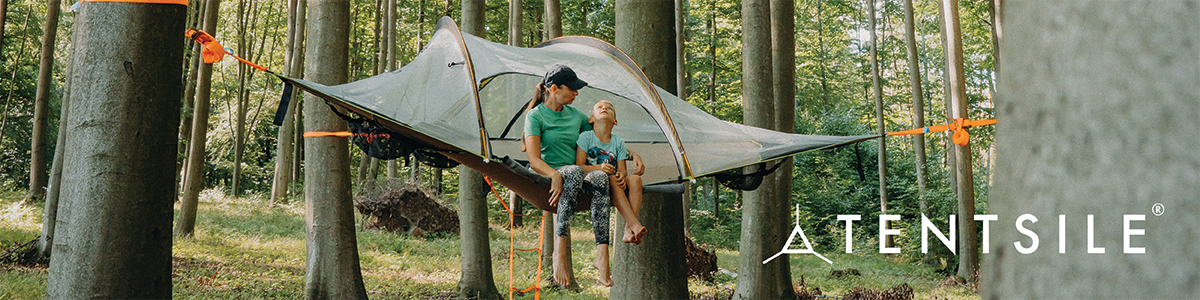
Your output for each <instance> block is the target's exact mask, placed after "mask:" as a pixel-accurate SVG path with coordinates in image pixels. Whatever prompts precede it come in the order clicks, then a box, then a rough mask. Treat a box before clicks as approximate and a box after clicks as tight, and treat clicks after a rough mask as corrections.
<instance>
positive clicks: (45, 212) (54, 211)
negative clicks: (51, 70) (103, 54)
mask: <svg viewBox="0 0 1200 300" xmlns="http://www.w3.org/2000/svg"><path fill="white" fill-rule="evenodd" d="M76 28H78V27H72V28H71V30H72V33H74V32H77V31H76V30H75V29H76ZM74 52H75V43H71V52H70V53H74ZM74 59H75V57H74V56H71V57H69V58H68V60H67V83H66V84H67V85H66V87H64V88H63V96H62V108H61V110H62V111H61V112H59V114H58V140H57V141H56V142H55V144H54V145H55V146H54V162H52V163H51V164H50V183H49V185H47V189H46V204H45V205H43V207H42V237H41V238H40V239H38V254H40V255H41V256H42V257H49V256H50V252H51V251H52V250H53V249H54V229H55V228H56V226H57V225H58V222H57V221H56V220H58V207H59V206H62V205H59V203H60V201H59V200H60V199H61V198H62V197H59V195H61V192H62V169H63V159H64V158H65V157H66V151H67V146H66V144H67V134H68V133H67V124H68V120H69V119H68V118H67V117H68V116H69V115H70V112H71V81H72V80H73V79H72V76H74V73H75V72H74V71H75V66H74Z"/></svg>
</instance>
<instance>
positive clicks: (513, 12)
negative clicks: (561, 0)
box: [508, 0, 525, 227]
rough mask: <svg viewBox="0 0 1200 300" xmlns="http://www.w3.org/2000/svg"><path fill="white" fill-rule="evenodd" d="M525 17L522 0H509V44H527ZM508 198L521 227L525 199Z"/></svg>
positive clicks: (517, 225)
mask: <svg viewBox="0 0 1200 300" xmlns="http://www.w3.org/2000/svg"><path fill="white" fill-rule="evenodd" d="M523 18H524V17H522V11H521V0H509V1H508V44H509V45H510V46H517V47H522V46H524V45H525V44H524V41H522V40H521V39H522V37H523V35H522V34H521V20H522V19H523ZM508 198H509V201H508V203H509V207H510V208H512V212H513V217H512V221H513V226H515V227H521V226H523V225H524V223H525V222H524V219H523V218H521V216H520V215H521V214H523V213H524V211H525V201H523V200H521V196H517V194H516V193H509V197H508Z"/></svg>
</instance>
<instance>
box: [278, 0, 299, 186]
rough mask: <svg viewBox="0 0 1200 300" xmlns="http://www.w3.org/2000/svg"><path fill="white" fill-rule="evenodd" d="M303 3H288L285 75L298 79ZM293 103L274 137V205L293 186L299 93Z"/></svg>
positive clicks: (296, 0)
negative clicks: (289, 186)
mask: <svg viewBox="0 0 1200 300" xmlns="http://www.w3.org/2000/svg"><path fill="white" fill-rule="evenodd" d="M301 3H304V0H288V17H289V19H288V42H287V51H286V52H285V55H284V57H285V58H284V62H285V65H284V66H285V68H286V70H284V73H285V74H287V76H290V77H299V76H300V71H299V69H301V68H303V65H302V64H301V62H300V56H301V53H302V49H303V41H304V17H305V15H304V11H303V6H301V5H300V4H301ZM292 92H293V93H292V95H291V96H292V100H291V102H292V103H290V104H289V105H288V108H287V112H286V113H285V114H284V117H283V125H280V126H279V134H278V135H276V138H275V154H276V158H275V176H274V179H273V180H272V181H271V203H282V202H284V201H285V200H286V199H287V193H288V185H290V184H291V179H292V178H291V177H292V160H293V159H294V158H295V156H294V155H295V153H294V147H295V144H294V143H293V142H294V141H295V139H296V138H295V136H296V131H295V130H296V126H295V124H294V122H296V117H295V114H296V111H297V107H298V106H299V102H300V98H299V97H297V96H299V94H297V91H296V90H293V91H292Z"/></svg>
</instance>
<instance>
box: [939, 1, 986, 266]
mask: <svg viewBox="0 0 1200 300" xmlns="http://www.w3.org/2000/svg"><path fill="white" fill-rule="evenodd" d="M942 7H943V8H944V9H945V14H946V36H947V38H948V40H949V42H950V43H948V44H947V46H948V47H947V50H948V51H946V52H947V53H948V54H949V56H948V57H947V60H949V61H950V68H948V69H947V70H946V71H947V72H948V73H950V95H951V99H952V100H953V101H952V103H953V104H954V106H953V110H952V112H953V113H954V115H953V116H952V117H953V118H967V117H969V116H968V115H967V99H966V98H967V84H966V81H965V80H964V77H965V76H964V74H963V48H962V47H963V46H962V31H960V30H961V29H960V27H959V21H958V0H943V1H942ZM955 152H956V157H957V159H956V163H955V164H956V165H958V166H959V168H958V173H956V174H955V176H956V177H958V194H959V195H958V196H959V197H958V261H959V263H958V276H960V277H963V278H968V279H970V278H972V276H974V275H975V273H976V271H978V270H979V245H977V244H976V237H975V219H974V216H975V185H974V182H975V180H974V179H972V176H971V145H970V144H967V145H966V146H955Z"/></svg>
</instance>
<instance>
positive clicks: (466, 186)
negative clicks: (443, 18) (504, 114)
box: [429, 0, 500, 299]
mask: <svg viewBox="0 0 1200 300" xmlns="http://www.w3.org/2000/svg"><path fill="white" fill-rule="evenodd" d="M484 9H485V8H484V1H483V0H463V2H462V23H461V25H462V30H463V33H466V34H471V35H475V36H484V18H483V10H484ZM433 172H434V174H436V175H438V176H429V177H430V179H432V180H430V181H431V183H432V184H434V186H437V187H438V189H439V190H440V189H441V176H440V175H441V173H442V170H441V169H436V168H435V169H434V170H433ZM435 180H436V181H435ZM483 185H484V183H483V175H480V174H479V172H475V170H471V169H470V168H467V167H466V166H459V167H458V220H459V228H461V229H460V230H462V232H461V236H462V277H461V278H459V281H458V294H459V296H461V297H465V298H478V299H500V292H499V291H498V290H496V283H495V280H493V279H492V255H491V247H490V246H489V245H488V242H489V239H488V226H487V222H488V218H487V201H486V200H487V198H485V196H487V193H485V192H484V186H483Z"/></svg>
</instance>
